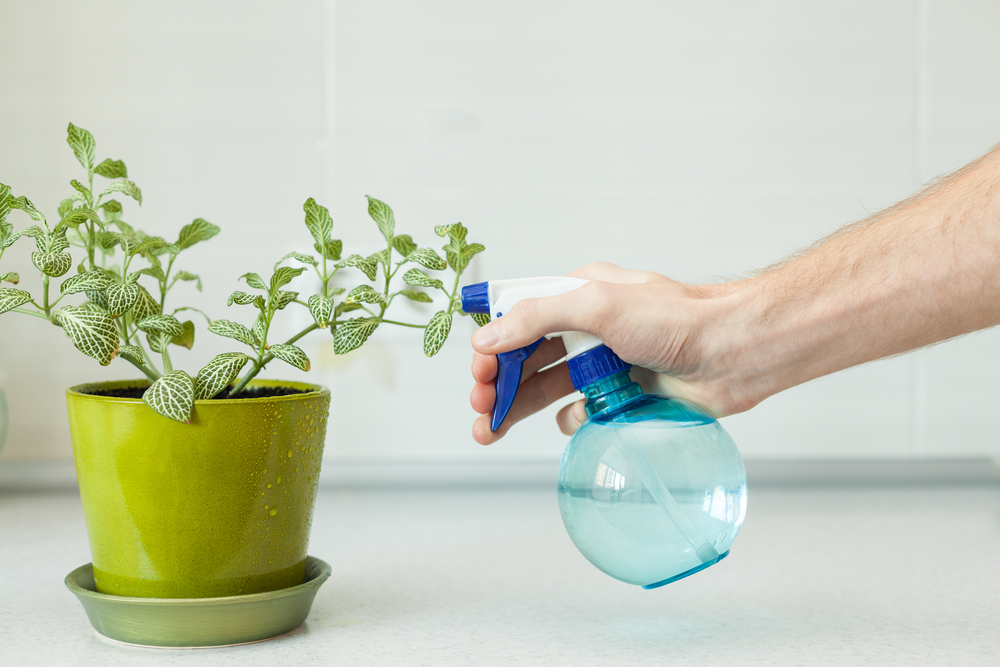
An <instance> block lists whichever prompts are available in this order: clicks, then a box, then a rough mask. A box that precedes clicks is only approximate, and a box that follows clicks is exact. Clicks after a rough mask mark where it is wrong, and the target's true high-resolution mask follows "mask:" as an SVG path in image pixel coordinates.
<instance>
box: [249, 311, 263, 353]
mask: <svg viewBox="0 0 1000 667" xmlns="http://www.w3.org/2000/svg"><path fill="white" fill-rule="evenodd" d="M264 324H265V320H264V313H261V314H259V315H257V319H256V320H254V323H253V328H252V329H250V336H251V338H253V341H254V346H255V347H257V346H259V345H260V344H261V343H264V347H265V348H266V347H267V336H266V335H265V333H264Z"/></svg>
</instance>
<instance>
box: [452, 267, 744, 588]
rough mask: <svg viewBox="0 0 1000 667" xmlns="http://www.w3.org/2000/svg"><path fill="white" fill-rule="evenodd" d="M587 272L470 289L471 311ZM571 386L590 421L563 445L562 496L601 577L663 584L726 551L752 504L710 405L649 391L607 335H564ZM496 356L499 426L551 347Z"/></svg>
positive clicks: (507, 304)
mask: <svg viewBox="0 0 1000 667" xmlns="http://www.w3.org/2000/svg"><path fill="white" fill-rule="evenodd" d="M586 282H587V281H586V280H581V279H579V278H524V279H520V280H501V281H490V282H485V283H478V284H476V285H469V286H468V287H465V288H463V290H462V309H463V310H465V312H467V313H489V314H490V316H491V317H492V318H494V319H496V318H498V317H501V316H502V315H503V313H504V312H505V311H508V310H510V308H511V307H513V305H514V304H515V303H517V302H518V301H520V300H521V299H527V298H537V297H545V296H555V295H557V294H563V293H565V292H569V291H571V290H574V289H576V288H578V287H580V286H581V285H583V284H584V283H586ZM556 336H562V339H563V343H564V344H565V345H566V353H567V366H568V367H569V373H570V378H571V379H572V381H573V387H574V388H575V389H577V390H578V391H581V392H583V394H584V395H585V396H586V397H587V404H586V408H587V415H588V417H587V420H586V421H585V422H584V424H583V425H582V426H581V427H580V428H579V430H577V432H576V433H575V434H574V435H573V438H572V439H571V440H570V442H569V445H567V446H566V450H565V451H564V452H563V456H562V461H561V463H560V464H559V483H558V487H557V489H558V497H559V508H560V511H561V513H562V519H563V524H564V525H565V526H566V530H567V531H568V532H569V535H570V537H571V538H572V540H573V542H574V543H575V544H576V546H577V548H578V549H579V550H580V551H581V552H582V553H583V555H584V556H586V557H587V560H589V561H590V562H591V563H593V564H594V565H596V566H597V567H598V568H599V569H600V570H602V571H603V572H605V573H607V574H609V575H611V576H612V577H614V578H616V579H619V580H621V581H624V582H627V583H630V584H637V585H639V586H642V587H643V588H647V589H649V588H658V587H660V586H663V585H665V584H669V583H671V582H674V581H677V580H678V579H683V578H684V577H687V576H689V575H692V574H694V573H695V572H699V571H701V570H704V569H705V568H707V567H709V566H710V565H714V564H715V563H718V562H719V561H720V560H722V559H723V558H725V557H726V556H727V555H728V554H729V546H730V545H731V544H732V543H733V541H734V540H735V539H736V535H737V534H738V533H739V531H740V527H741V526H742V524H743V517H744V516H745V514H746V504H747V480H746V470H745V468H744V467H743V459H742V458H741V457H740V453H739V450H737V449H736V445H735V444H734V443H733V440H732V438H730V437H729V434H728V433H726V431H725V429H723V428H722V426H721V425H720V424H719V422H717V421H716V420H715V418H713V417H712V416H711V415H709V414H707V413H706V412H705V411H703V410H702V409H700V408H698V407H697V406H695V405H692V404H690V403H687V402H684V401H680V400H677V399H670V398H664V397H661V396H653V395H650V394H645V393H643V391H642V389H641V388H640V387H639V385H638V384H636V383H635V382H632V380H631V378H630V377H629V369H630V368H631V366H630V365H629V364H626V363H625V362H623V361H622V360H621V358H619V357H618V355H616V354H615V353H614V352H612V351H611V349H609V348H608V347H607V346H606V345H604V344H603V343H602V342H601V341H600V340H599V339H598V338H596V337H595V336H592V335H590V334H587V333H583V332H574V331H567V332H562V333H556V334H552V335H550V336H547V338H553V337H556ZM542 340H544V339H540V340H538V341H536V342H534V343H532V344H531V345H528V346H527V347H523V348H520V349H518V350H513V351H511V352H504V353H502V354H499V355H497V361H498V368H497V379H496V390H497V397H496V404H495V406H494V409H493V421H492V425H491V428H492V430H494V431H495V430H497V429H498V428H499V427H500V425H501V424H502V423H503V421H504V419H505V418H506V417H507V413H508V412H509V411H510V407H511V405H512V404H513V402H514V397H515V396H516V395H517V390H518V387H519V385H520V383H521V372H522V366H523V364H524V361H525V359H527V358H528V357H530V356H531V355H532V354H533V353H534V352H535V350H536V349H538V346H539V345H540V344H541V343H542Z"/></svg>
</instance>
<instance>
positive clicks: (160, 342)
mask: <svg viewBox="0 0 1000 667" xmlns="http://www.w3.org/2000/svg"><path fill="white" fill-rule="evenodd" d="M171 338H172V336H171V335H170V334H166V333H163V332H162V331H150V332H149V333H148V334H146V342H147V343H149V349H150V350H152V351H153V352H156V353H157V354H160V353H162V352H163V350H165V349H166V348H167V346H168V345H170V340H171Z"/></svg>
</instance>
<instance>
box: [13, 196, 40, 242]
mask: <svg viewBox="0 0 1000 667" xmlns="http://www.w3.org/2000/svg"><path fill="white" fill-rule="evenodd" d="M7 205H8V206H10V207H11V208H16V209H19V210H21V211H24V212H25V213H27V214H28V215H29V216H30V217H31V219H32V220H35V221H37V222H45V216H44V215H42V212H41V211H39V210H38V209H37V208H35V205H34V204H32V203H31V201H30V200H29V199H28V198H27V197H11V198H9V199H8V200H7ZM36 229H37V228H36ZM21 233H22V234H24V235H25V236H32V235H31V234H28V233H27V230H25V231H23V232H21Z"/></svg>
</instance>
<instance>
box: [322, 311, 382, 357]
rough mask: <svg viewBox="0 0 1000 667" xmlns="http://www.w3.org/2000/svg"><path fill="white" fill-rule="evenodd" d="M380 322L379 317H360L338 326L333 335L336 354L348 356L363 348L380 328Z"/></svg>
mask: <svg viewBox="0 0 1000 667" xmlns="http://www.w3.org/2000/svg"><path fill="white" fill-rule="evenodd" d="M379 322H380V320H379V319H378V318H377V317H358V318H355V319H353V320H347V321H346V322H341V323H340V324H338V325H337V330H336V331H335V332H334V334H333V352H334V354H347V353H348V352H350V351H351V350H354V349H356V348H359V347H361V345H362V344H364V342H365V341H366V340H368V337H369V336H371V335H372V333H374V331H375V329H377V328H378V325H379Z"/></svg>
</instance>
